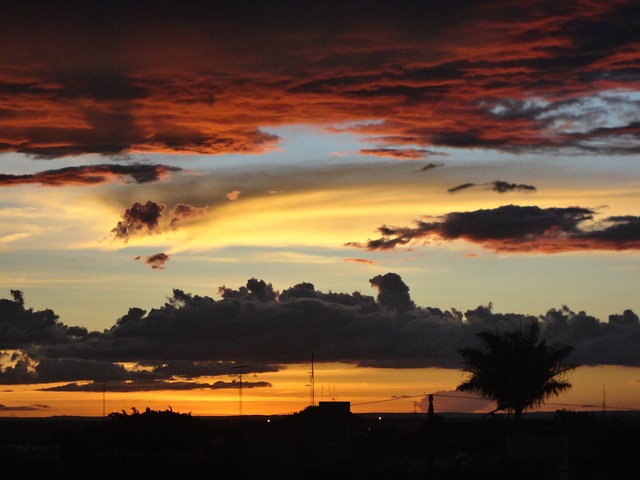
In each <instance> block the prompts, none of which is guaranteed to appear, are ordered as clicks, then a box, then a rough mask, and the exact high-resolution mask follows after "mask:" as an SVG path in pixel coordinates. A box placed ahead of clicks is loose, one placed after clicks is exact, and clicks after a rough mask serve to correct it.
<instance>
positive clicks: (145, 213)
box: [111, 200, 165, 242]
mask: <svg viewBox="0 0 640 480" xmlns="http://www.w3.org/2000/svg"><path fill="white" fill-rule="evenodd" d="M164 209H165V205H163V204H161V203H156V202H154V201H153V200H148V201H147V203H145V204H144V205H143V204H142V203H140V202H135V203H134V204H133V205H131V207H129V208H127V209H126V210H125V212H124V214H123V215H122V220H121V221H119V222H118V225H116V227H115V228H113V229H112V230H111V233H112V235H113V238H114V239H118V240H124V241H125V242H127V241H128V240H129V239H130V238H131V237H132V236H134V235H136V234H138V233H141V232H142V233H147V234H152V233H157V232H158V230H159V226H158V222H159V220H160V217H161V216H162V211H163V210H164Z"/></svg>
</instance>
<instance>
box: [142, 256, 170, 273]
mask: <svg viewBox="0 0 640 480" xmlns="http://www.w3.org/2000/svg"><path fill="white" fill-rule="evenodd" d="M141 259H142V257H139V256H138V257H135V259H134V260H141ZM169 260H171V257H170V256H169V255H167V254H166V253H156V254H154V255H149V256H148V257H144V263H145V265H149V266H150V267H151V268H152V269H153V270H164V269H165V268H166V265H167V262H168V261H169Z"/></svg>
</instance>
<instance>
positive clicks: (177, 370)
mask: <svg viewBox="0 0 640 480" xmlns="http://www.w3.org/2000/svg"><path fill="white" fill-rule="evenodd" d="M308 3H309V2H277V1H276V2H259V1H255V2H244V1H240V2H231V1H229V2H190V1H186V2H185V1H180V2H168V1H155V2H148V1H131V2H122V1H108V2H107V1H105V2H81V1H77V2H28V1H27V2H18V1H15V2H14V1H2V2H0V298H2V299H4V300H0V352H1V354H0V416H2V415H5V416H6V415H39V416H42V415H46V416H48V415H102V391H103V387H104V388H105V389H106V391H107V393H106V398H107V402H108V404H107V407H106V408H107V410H108V411H114V410H121V409H129V408H130V407H132V406H135V407H137V408H139V409H143V408H145V407H146V406H150V407H153V408H165V407H166V406H167V405H169V404H170V405H172V408H174V409H175V410H179V411H192V412H193V413H197V414H201V415H214V414H237V413H238V408H239V405H238V397H239V395H238V393H239V392H238V384H239V376H238V374H239V373H242V374H243V378H242V382H243V386H244V388H243V392H242V393H243V401H244V404H243V410H244V412H245V413H252V414H253V413H260V414H270V413H287V412H293V411H297V410H300V409H302V408H304V407H305V406H306V405H307V404H308V403H309V393H310V390H309V386H308V385H309V371H310V368H311V365H310V363H311V354H312V352H313V354H314V356H315V359H316V362H317V363H316V365H315V367H316V369H315V370H316V371H315V373H316V377H315V385H316V389H315V391H316V395H315V396H316V401H318V400H321V399H324V400H329V399H331V398H337V399H338V400H344V401H351V402H352V404H354V406H353V407H352V410H353V411H405V412H410V411H413V408H414V402H419V403H418V408H422V407H423V406H424V400H423V399H422V396H424V394H426V393H433V392H441V393H442V394H443V395H448V394H451V392H452V391H453V390H455V387H456V386H457V385H458V384H459V383H460V382H461V380H462V376H461V373H460V370H459V369H460V366H461V364H460V357H459V355H458V353H457V350H458V349H459V348H462V347H463V346H466V345H469V344H473V343H474V341H475V337H474V334H475V333H477V332H478V331H480V330H483V329H505V328H516V327H518V326H522V325H523V324H526V323H528V322H529V321H531V320H532V319H538V320H539V321H540V325H541V327H542V331H543V335H544V337H545V338H546V339H547V340H548V341H549V342H555V341H560V342H566V343H569V344H571V345H572V346H574V347H575V352H574V354H573V356H572V358H571V360H573V361H575V362H577V363H579V364H580V365H582V366H581V367H580V368H578V369H577V370H576V371H575V372H574V373H573V374H572V375H571V377H570V381H572V383H573V385H574V388H573V389H572V390H571V391H570V392H569V393H567V394H565V395H563V396H561V397H559V398H557V399H554V400H552V402H558V403H564V404H567V405H595V406H596V407H597V408H601V403H602V399H603V392H604V391H605V390H606V401H607V403H608V404H609V405H611V406H618V407H624V408H638V409H640V369H639V368H638V366H640V322H639V320H638V314H639V313H640V291H639V285H640V195H639V194H640V4H639V3H638V2H637V1H636V0H612V1H608V2H602V1H595V0H575V1H572V2H557V1H553V0H528V1H526V0H525V1H521V2H513V1H511V0H485V1H472V0H469V1H464V0H461V1H456V2H444V1H441V0H439V1H422V2H401V1H398V2H394V1H386V2H379V1H369V2H364V1H363V2H346V1H345V2H336V3H335V4H334V3H332V2H316V3H315V4H314V5H313V6H310V5H308ZM242 366H244V367H242ZM238 367H242V368H238ZM103 382H106V383H103ZM379 400H388V401H385V402H380V403H369V402H377V401H379ZM438 408H441V409H449V410H465V411H488V410H491V408H492V407H491V404H489V403H487V402H483V401H479V400H475V399H474V400H463V399H454V398H450V397H445V396H442V397H441V399H440V400H439V401H438ZM547 408H548V409H552V410H555V409H557V408H559V407H557V406H553V405H550V406H548V407H547Z"/></svg>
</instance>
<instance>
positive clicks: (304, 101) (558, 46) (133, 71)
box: [0, 0, 640, 158]
mask: <svg viewBox="0 0 640 480" xmlns="http://www.w3.org/2000/svg"><path fill="white" fill-rule="evenodd" d="M432 5H433V8H432V7H431V6H432ZM93 8H98V6H94V5H87V6H86V8H83V9H82V10H81V11H80V10H77V9H70V8H69V9H65V8H64V7H60V6H58V5H56V6H55V7H54V6H48V5H45V6H43V5H38V6H37V7H29V6H24V5H19V6H18V5H14V6H11V5H9V6H7V7H6V8H5V9H4V11H3V15H4V17H5V18H10V19H11V22H7V24H6V25H5V26H4V28H3V29H2V31H1V32H0V44H1V45H3V47H4V48H3V49H2V52H0V65H2V67H1V68H0V106H1V108H0V152H22V153H25V154H28V155H32V156H35V157H40V158H53V157H60V156H66V155H79V154H86V153H97V154H102V155H112V154H119V153H129V152H171V153H200V154H220V153H248V152H263V151H265V150H267V149H269V148H271V147H273V146H274V145H275V144H276V143H277V142H278V140H279V138H278V137H277V136H275V135H273V134H272V133H269V132H268V131H266V130H265V129H264V128H265V126H266V125H290V124H295V123H312V124H322V125H327V124H337V123H340V122H362V123H361V124H360V125H358V126H355V127H350V128H349V130H352V131H354V132H357V133H361V134H363V135H366V136H368V137H370V136H374V137H375V138H376V139H377V140H376V143H377V144H385V145H395V147H394V148H397V147H400V148H399V149H398V152H401V151H404V152H409V151H410V150H407V148H415V147H416V146H428V147H431V148H432V147H456V148H487V149H500V150H508V151H514V152H519V151H525V150H531V149H546V148H550V149H558V148H570V149H572V150H578V151H584V152H590V153H591V152H594V151H595V152H601V153H607V152H612V151H613V152H618V153H637V152H638V147H637V144H638V142H637V138H638V135H640V134H639V132H638V127H637V125H635V124H633V122H631V121H630V120H629V118H637V117H638V115H637V114H636V115H631V116H629V115H627V116H623V115H620V116H619V117H616V118H614V121H613V123H614V124H615V125H614V127H613V128H609V129H597V128H594V127H593V125H597V124H598V122H595V123H594V122H588V121H587V120H590V119H593V118H594V116H595V117H598V116H599V117H601V118H603V119H604V118H605V117H606V118H607V119H609V120H611V118H610V115H611V114H612V112H613V114H614V117H615V112H616V111H617V108H616V107H617V106H619V105H622V104H623V102H625V103H626V104H629V102H628V101H627V100H628V98H625V96H624V94H622V93H621V94H620V95H618V97H617V98H614V97H611V96H607V97H606V98H605V96H603V95H601V94H602V93H603V92H605V93H606V92H612V91H616V92H625V91H627V92H637V91H638V81H637V80H638V77H639V75H640V72H639V70H638V58H639V54H640V47H639V41H638V35H637V31H638V25H637V18H638V16H639V15H640V7H639V6H638V3H637V2H635V1H633V0H613V1H609V2H593V1H591V0H577V1H576V2H572V3H571V5H568V4H567V5H564V4H562V5H558V2H556V1H554V0H542V1H539V2H524V3H523V2H521V3H519V4H518V5H513V4H512V3H508V2H507V3H505V2H503V1H497V0H489V1H486V2H456V3H455V4H452V5H448V6H447V9H446V10H445V9H442V8H441V7H440V6H438V5H436V4H435V3H431V2H428V3H425V4H422V3H415V4H413V3H412V4H409V5H404V6H403V8H401V9H400V8H397V6H396V5H394V4H391V3H388V2H381V3H377V2H374V4H369V3H367V5H366V8H365V9H357V8H351V7H349V6H348V5H347V4H344V5H338V6H334V7H333V8H326V7H325V6H324V5H320V4H318V5H315V6H309V5H306V4H305V5H304V7H303V5H302V4H299V5H296V4H293V5H288V4H287V6H286V8H282V6H280V5H278V4H273V3H272V2H262V3H256V4H254V5H253V7H252V8H251V9H238V8H236V7H235V6H234V5H228V6H227V5H219V4H218V2H216V5H215V6H213V5H202V4H201V3H198V8H187V7H185V8H184V9H180V10H179V11H178V9H175V8H173V6H171V4H164V3H163V4H160V5H157V6H154V9H153V11H149V10H148V9H144V8H141V7H137V6H136V5H131V6H129V7H128V8H125V9H124V11H123V14H122V15H113V16H106V17H101V16H100V15H99V13H100V12H98V11H93ZM54 17H55V18H56V19H57V20H58V21H56V22H51V21H50V19H51V18H54ZM96 19H101V20H96ZM88 22H92V23H91V24H92V25H94V24H95V26H96V28H91V29H87V28H86V25H87V24H88ZM45 26H46V28H44V27H45ZM78 32H82V35H83V36H82V38H80V37H79V34H78ZM89 46H90V47H89ZM45 47H46V48H45ZM121 52H126V55H123V54H122V53H121ZM96 59H99V62H97V61H96ZM593 98H598V99H599V100H600V101H601V102H602V103H603V104H604V105H603V106H602V107H599V108H595V107H593V105H592V103H590V102H591V99H593ZM569 104H571V105H572V109H567V105H569ZM629 105H630V104H629ZM634 108H635V107H634ZM43 112H46V114H43ZM636 113H637V112H636ZM371 119H375V120H379V121H381V123H380V122H375V123H372V122H370V120H371ZM567 123H571V124H573V125H576V124H580V125H578V127H579V128H577V129H576V128H573V129H564V127H563V125H566V124H567ZM603 124H608V123H603ZM634 125H635V126H634ZM623 132H624V133H623ZM629 135H630V136H631V137H632V139H635V140H636V141H627V142H616V140H620V139H622V138H628V137H627V136H629Z"/></svg>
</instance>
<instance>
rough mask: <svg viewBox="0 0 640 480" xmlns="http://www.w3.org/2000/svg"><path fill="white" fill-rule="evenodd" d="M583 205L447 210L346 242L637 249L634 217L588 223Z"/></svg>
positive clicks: (590, 213)
mask: <svg viewBox="0 0 640 480" xmlns="http://www.w3.org/2000/svg"><path fill="white" fill-rule="evenodd" d="M595 215H596V212H595V211H594V210H590V209H587V208H581V207H567V208H554V207H551V208H540V207H537V206H516V205H506V206H502V207H498V208H495V209H483V210H475V211H472V212H452V213H448V214H446V215H444V216H442V217H439V218H437V219H434V220H433V221H423V220H419V221H416V222H415V226H414V227H393V226H386V225H383V226H382V227H380V228H379V229H378V231H379V232H380V233H381V234H382V236H381V237H380V238H378V239H374V240H368V241H367V242H365V243H361V242H349V243H347V244H346V245H347V246H354V247H359V248H366V249H368V250H390V249H393V248H396V247H398V246H404V245H408V244H411V243H413V242H416V241H420V240H421V241H423V242H429V241H452V240H466V241H469V242H472V243H476V244H479V245H481V246H483V247H485V248H489V249H492V250H494V251H496V252H543V253H559V252H568V251H576V250H637V249H640V217H637V216H632V215H627V216H613V217H607V218H605V219H603V220H602V221H600V222H598V223H594V222H593V220H594V217H595Z"/></svg>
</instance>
